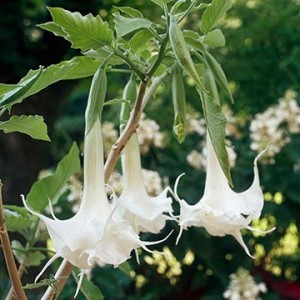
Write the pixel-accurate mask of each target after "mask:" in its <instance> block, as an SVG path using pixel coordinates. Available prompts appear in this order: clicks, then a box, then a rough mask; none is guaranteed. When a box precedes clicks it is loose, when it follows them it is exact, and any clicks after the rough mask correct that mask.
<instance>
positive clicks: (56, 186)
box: [26, 143, 80, 212]
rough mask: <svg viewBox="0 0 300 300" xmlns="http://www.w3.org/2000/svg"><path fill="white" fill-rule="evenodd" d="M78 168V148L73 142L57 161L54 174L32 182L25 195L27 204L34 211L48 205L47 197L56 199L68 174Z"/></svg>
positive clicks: (38, 210) (52, 199)
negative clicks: (63, 155)
mask: <svg viewBox="0 0 300 300" xmlns="http://www.w3.org/2000/svg"><path fill="white" fill-rule="evenodd" d="M79 170H80V160H79V150H78V147H77V145H76V144H75V143H74V144H73V146H72V148H71V150H70V151H69V153H68V154H67V155H66V156H65V157H64V158H63V159H62V160H61V161H60V162H59V164H58V166H57V169H56V170H55V172H54V174H53V175H50V176H47V177H45V178H42V179H40V180H39V181H37V182H35V183H34V184H33V186H32V187H31V190H30V192H29V194H28V195H27V197H26V202H27V205H28V206H29V207H31V208H32V209H33V210H34V211H36V212H40V211H42V210H43V209H44V208H45V207H46V206H47V205H48V202H49V200H48V199H50V200H51V201H56V200H57V199H58V197H59V196H60V195H61V192H62V191H63V188H64V186H65V185H66V183H67V181H68V179H69V178H70V176H71V175H73V174H75V173H76V172H78V171H79Z"/></svg>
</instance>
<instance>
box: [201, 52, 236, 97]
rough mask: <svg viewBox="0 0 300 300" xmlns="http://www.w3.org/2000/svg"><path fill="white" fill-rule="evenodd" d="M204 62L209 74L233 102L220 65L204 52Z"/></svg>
mask: <svg viewBox="0 0 300 300" xmlns="http://www.w3.org/2000/svg"><path fill="white" fill-rule="evenodd" d="M204 55H205V60H206V63H207V65H208V66H209V68H210V70H211V72H212V73H213V75H214V77H215V80H216V81H217V83H218V85H219V86H220V87H221V88H222V89H223V90H224V92H225V93H226V95H227V96H228V97H229V99H230V100H231V102H233V97H232V94H231V91H230V88H229V84H228V81H227V78H226V75H225V73H224V72H223V70H222V68H221V66H220V64H219V63H218V62H217V61H216V59H215V58H214V57H213V56H212V55H211V54H210V53H209V52H207V51H206V52H205V54H204Z"/></svg>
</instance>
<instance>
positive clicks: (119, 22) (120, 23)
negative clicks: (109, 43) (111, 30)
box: [114, 13, 152, 37]
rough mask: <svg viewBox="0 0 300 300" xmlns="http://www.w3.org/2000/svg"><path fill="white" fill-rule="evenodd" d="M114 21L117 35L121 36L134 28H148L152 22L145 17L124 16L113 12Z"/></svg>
mask: <svg viewBox="0 0 300 300" xmlns="http://www.w3.org/2000/svg"><path fill="white" fill-rule="evenodd" d="M114 22H115V29H116V33H117V37H122V36H124V35H126V34H128V33H130V32H133V31H135V30H138V29H142V28H144V29H145V28H150V27H151V26H152V22H151V21H149V20H147V19H142V18H126V17H123V16H122V15H120V14H118V13H116V14H115V18H114Z"/></svg>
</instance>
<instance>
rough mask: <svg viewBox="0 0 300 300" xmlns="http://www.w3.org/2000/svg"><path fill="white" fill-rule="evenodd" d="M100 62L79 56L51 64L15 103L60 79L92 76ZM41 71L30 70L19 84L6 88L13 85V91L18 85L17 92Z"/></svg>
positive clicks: (0, 100) (15, 91)
mask: <svg viewBox="0 0 300 300" xmlns="http://www.w3.org/2000/svg"><path fill="white" fill-rule="evenodd" d="M100 64H101V62H100V61H95V60H94V59H92V58H89V57H84V56H78V57H74V58H72V59H71V60H67V61H62V62H60V63H58V64H55V65H51V66H49V67H48V68H46V69H44V70H43V71H42V72H41V73H40V75H38V78H37V79H36V80H35V81H34V84H33V85H32V86H31V87H30V89H26V90H23V92H24V93H21V94H19V95H18V97H17V99H15V101H14V103H19V102H21V101H22V100H23V99H24V98H26V97H29V96H31V95H33V94H36V93H38V92H39V91H40V90H42V89H44V88H46V87H47V86H49V85H51V84H53V83H55V82H58V81H60V80H70V79H79V78H84V77H88V76H92V75H93V74H94V73H95V72H96V70H97V69H98V67H99V65H100ZM39 72H40V70H30V71H29V72H28V73H27V74H26V75H25V77H23V78H22V79H21V80H20V82H19V83H18V84H17V85H7V86H6V88H7V89H9V87H11V88H12V89H11V91H12V90H14V87H16V86H17V88H16V90H14V91H13V93H17V92H18V90H19V87H20V86H24V85H25V84H26V83H28V82H29V81H30V82H32V81H33V80H34V78H36V77H37V74H39ZM3 98H4V97H2V98H1V99H0V104H1V102H2V100H3Z"/></svg>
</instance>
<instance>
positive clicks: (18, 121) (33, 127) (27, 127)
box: [0, 115, 50, 141]
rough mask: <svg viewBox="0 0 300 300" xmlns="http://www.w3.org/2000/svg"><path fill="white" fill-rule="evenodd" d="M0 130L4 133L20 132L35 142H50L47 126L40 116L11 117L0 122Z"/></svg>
mask: <svg viewBox="0 0 300 300" xmlns="http://www.w3.org/2000/svg"><path fill="white" fill-rule="evenodd" d="M0 130H3V131H4V132H5V133H10V132H21V133H25V134H28V135H30V136H31V137H32V138H34V139H36V140H42V141H50V138H49V136H48V134H47V125H46V124H45V123H44V118H43V117H41V116H24V115H22V116H12V117H11V118H10V119H9V120H8V121H5V122H0Z"/></svg>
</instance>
